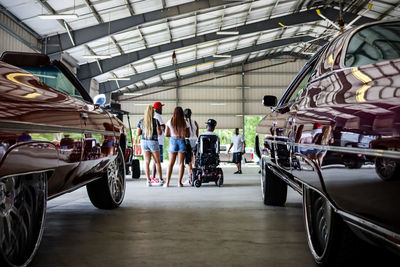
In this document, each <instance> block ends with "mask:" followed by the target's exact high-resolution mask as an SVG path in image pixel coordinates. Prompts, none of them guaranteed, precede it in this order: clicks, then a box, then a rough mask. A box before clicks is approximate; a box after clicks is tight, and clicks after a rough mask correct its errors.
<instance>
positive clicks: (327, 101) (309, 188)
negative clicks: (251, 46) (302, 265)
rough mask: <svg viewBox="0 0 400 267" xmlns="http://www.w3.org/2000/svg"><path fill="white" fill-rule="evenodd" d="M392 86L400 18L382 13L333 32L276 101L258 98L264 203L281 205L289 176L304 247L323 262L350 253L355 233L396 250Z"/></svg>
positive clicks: (399, 110) (399, 125) (397, 125)
mask: <svg viewBox="0 0 400 267" xmlns="http://www.w3.org/2000/svg"><path fill="white" fill-rule="evenodd" d="M399 92H400V21H386V22H378V23H372V24H367V25H363V26H360V27H357V28H354V29H350V30H348V31H346V32H344V33H342V34H340V35H338V36H337V37H335V38H334V39H332V41H330V42H329V43H328V44H327V45H326V46H324V47H323V48H322V49H321V50H320V51H319V52H317V53H316V54H315V55H314V56H313V57H312V58H311V59H310V60H309V62H308V63H307V64H306V65H305V66H304V67H303V69H302V70H301V71H300V72H299V74H298V75H297V76H296V77H295V79H294V80H293V82H292V83H291V84H290V85H289V87H288V89H287V90H286V92H285V93H284V95H283V96H282V98H281V99H280V101H279V102H278V101H277V99H276V97H274V96H265V97H264V99H263V102H264V105H265V106H269V107H271V108H272V112H271V113H270V114H269V115H267V117H266V118H265V120H264V125H265V123H266V125H270V132H271V134H270V135H269V136H267V137H266V138H265V140H264V147H267V148H269V151H270V153H263V155H262V174H261V181H262V194H263V199H264V204H266V205H279V206H281V205H284V204H285V202H286V195H287V186H288V185H289V186H290V187H292V188H293V189H294V190H295V191H297V192H299V193H300V194H302V196H303V210H304V223H305V229H306V233H307V238H308V244H309V248H310V250H311V254H312V256H313V258H314V260H315V262H316V263H317V264H319V265H321V266H327V265H335V264H336V265H338V266H343V264H344V263H346V262H347V261H348V260H349V256H350V257H357V255H358V256H359V257H360V256H361V255H359V254H355V253H353V252H354V251H355V248H357V245H355V244H356V243H357V242H358V241H359V240H360V238H361V239H364V240H367V241H369V242H371V243H373V244H375V245H378V246H381V247H384V248H388V249H389V250H390V251H393V252H396V253H399V252H400V213H399V209H398V203H400V193H399V192H400V171H399V170H400V150H399V147H400V145H399V142H400V139H399V134H400V93H399ZM265 121H266V122H265ZM278 129H279V130H278ZM257 142H258V139H257V138H256V143H257ZM256 150H257V154H258V155H259V156H261V154H262V153H261V152H260V145H256ZM329 155H330V156H329Z"/></svg>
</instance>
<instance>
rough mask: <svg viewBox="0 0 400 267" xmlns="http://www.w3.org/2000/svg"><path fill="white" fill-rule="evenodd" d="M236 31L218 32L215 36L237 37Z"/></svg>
mask: <svg viewBox="0 0 400 267" xmlns="http://www.w3.org/2000/svg"><path fill="white" fill-rule="evenodd" d="M238 34H239V32H238V31H219V32H217V35H238Z"/></svg>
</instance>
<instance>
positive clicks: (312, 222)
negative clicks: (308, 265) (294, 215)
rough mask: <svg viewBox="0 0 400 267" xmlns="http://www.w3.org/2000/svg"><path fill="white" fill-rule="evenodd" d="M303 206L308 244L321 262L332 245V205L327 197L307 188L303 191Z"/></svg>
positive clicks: (318, 261)
mask: <svg viewBox="0 0 400 267" xmlns="http://www.w3.org/2000/svg"><path fill="white" fill-rule="evenodd" d="M303 208H304V218H305V225H306V231H307V239H308V245H309V247H310V250H311V253H312V254H313V256H314V259H315V260H316V261H317V263H321V262H323V261H324V259H325V258H326V257H325V256H326V254H327V251H328V249H329V246H330V245H331V244H330V243H331V233H332V219H333V211H332V207H331V206H330V204H329V202H328V200H327V199H326V198H325V197H323V196H322V195H320V194H319V193H317V192H315V191H313V190H311V189H306V190H304V191H303Z"/></svg>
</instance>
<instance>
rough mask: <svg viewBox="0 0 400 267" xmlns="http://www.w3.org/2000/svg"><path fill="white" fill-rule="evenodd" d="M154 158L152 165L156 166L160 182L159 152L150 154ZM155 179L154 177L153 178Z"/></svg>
mask: <svg viewBox="0 0 400 267" xmlns="http://www.w3.org/2000/svg"><path fill="white" fill-rule="evenodd" d="M151 154H152V155H153V158H154V163H155V165H156V166H157V173H158V177H159V179H160V181H162V180H163V179H162V170H161V163H160V151H156V152H151ZM153 177H155V176H153Z"/></svg>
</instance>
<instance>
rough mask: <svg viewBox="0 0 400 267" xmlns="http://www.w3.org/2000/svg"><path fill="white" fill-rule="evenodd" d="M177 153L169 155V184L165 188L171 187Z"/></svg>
mask: <svg viewBox="0 0 400 267" xmlns="http://www.w3.org/2000/svg"><path fill="white" fill-rule="evenodd" d="M176 154H177V153H176V152H170V153H169V165H168V170H167V183H166V184H165V185H164V186H169V181H170V180H171V175H172V170H173V168H174V164H175V160H176Z"/></svg>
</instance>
